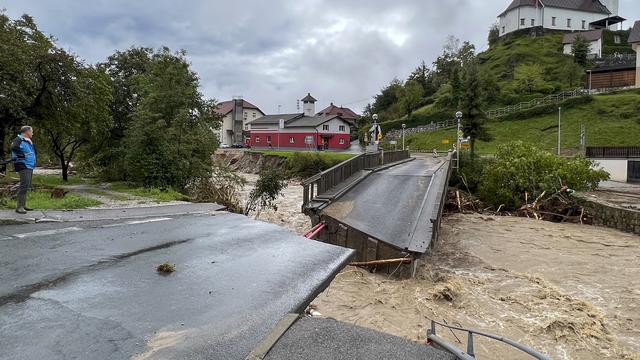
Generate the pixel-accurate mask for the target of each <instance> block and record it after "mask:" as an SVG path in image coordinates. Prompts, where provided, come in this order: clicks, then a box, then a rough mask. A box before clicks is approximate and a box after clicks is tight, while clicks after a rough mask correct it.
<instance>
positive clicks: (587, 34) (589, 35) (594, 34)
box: [562, 29, 603, 44]
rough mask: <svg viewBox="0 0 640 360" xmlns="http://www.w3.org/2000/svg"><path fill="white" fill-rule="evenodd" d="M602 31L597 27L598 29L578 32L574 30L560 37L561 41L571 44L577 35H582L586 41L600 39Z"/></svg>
mask: <svg viewBox="0 0 640 360" xmlns="http://www.w3.org/2000/svg"><path fill="white" fill-rule="evenodd" d="M602 32H603V30H602V29H598V30H591V31H580V32H574V33H571V34H565V35H564V37H563V38H562V43H563V44H573V43H574V42H576V38H577V37H578V36H582V37H583V38H585V39H586V40H587V41H596V40H599V39H602Z"/></svg>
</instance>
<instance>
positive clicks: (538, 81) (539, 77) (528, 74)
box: [514, 64, 544, 94]
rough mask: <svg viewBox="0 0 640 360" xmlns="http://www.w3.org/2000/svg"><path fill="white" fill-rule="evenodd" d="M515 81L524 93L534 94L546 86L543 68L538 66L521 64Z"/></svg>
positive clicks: (517, 68) (515, 75)
mask: <svg viewBox="0 0 640 360" xmlns="http://www.w3.org/2000/svg"><path fill="white" fill-rule="evenodd" d="M514 80H515V81H516V83H517V84H518V89H519V90H520V92H523V93H529V94H530V93H534V92H536V91H538V90H539V89H541V88H542V87H543V85H544V75H543V69H542V66H540V65H538V64H521V65H518V67H516V69H515V74H514Z"/></svg>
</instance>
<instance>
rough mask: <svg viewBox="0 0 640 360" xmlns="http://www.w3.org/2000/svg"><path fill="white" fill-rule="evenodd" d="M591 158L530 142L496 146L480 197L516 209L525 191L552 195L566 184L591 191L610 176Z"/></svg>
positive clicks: (522, 200)
mask: <svg viewBox="0 0 640 360" xmlns="http://www.w3.org/2000/svg"><path fill="white" fill-rule="evenodd" d="M595 169H596V167H595V166H594V162H593V161H591V160H588V159H585V158H583V157H576V158H573V159H564V158H561V157H558V156H555V155H553V154H551V153H548V152H546V151H543V150H540V149H538V148H536V147H535V146H533V145H530V144H525V143H523V142H520V141H518V142H512V143H508V144H503V145H500V146H499V147H498V151H497V152H496V160H495V162H493V163H492V164H490V165H489V166H487V167H486V168H485V170H484V176H483V179H482V182H481V183H480V198H481V199H482V200H483V201H485V202H486V203H489V204H491V205H494V206H495V207H498V206H500V205H504V206H505V209H516V208H519V207H520V206H522V205H523V203H524V197H525V196H524V194H525V192H527V193H528V194H529V198H533V199H535V198H537V197H538V196H540V195H541V194H542V193H543V192H546V193H547V194H549V195H551V194H553V193H555V192H557V191H558V190H560V189H561V188H562V186H567V187H569V188H570V189H573V190H576V191H590V190H594V189H596V188H597V187H598V184H599V183H600V182H601V181H603V180H606V179H608V178H609V174H608V173H606V172H605V171H604V170H595Z"/></svg>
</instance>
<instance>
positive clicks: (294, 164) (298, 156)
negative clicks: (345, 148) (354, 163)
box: [287, 152, 340, 178]
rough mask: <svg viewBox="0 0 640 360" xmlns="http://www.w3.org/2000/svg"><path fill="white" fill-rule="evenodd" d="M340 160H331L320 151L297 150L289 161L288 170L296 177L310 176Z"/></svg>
mask: <svg viewBox="0 0 640 360" xmlns="http://www.w3.org/2000/svg"><path fill="white" fill-rule="evenodd" d="M339 162H340V161H337V160H335V161H331V160H329V159H328V158H326V157H323V156H321V155H320V154H319V153H308V152H306V153H305V152H296V153H294V154H293V155H292V156H290V157H289V159H288V161H287V170H288V171H289V174H290V175H291V176H294V177H301V178H305V177H309V176H312V175H315V174H317V173H319V172H321V171H324V170H326V169H328V168H330V167H332V166H333V165H335V164H337V163H339Z"/></svg>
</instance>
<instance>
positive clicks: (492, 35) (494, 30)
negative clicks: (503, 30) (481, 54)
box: [487, 24, 500, 47]
mask: <svg viewBox="0 0 640 360" xmlns="http://www.w3.org/2000/svg"><path fill="white" fill-rule="evenodd" d="M499 39H500V28H499V27H498V25H497V24H493V25H492V26H491V28H489V36H488V37H487V41H488V42H489V47H493V46H494V45H495V44H497V43H498V40H499Z"/></svg>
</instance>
